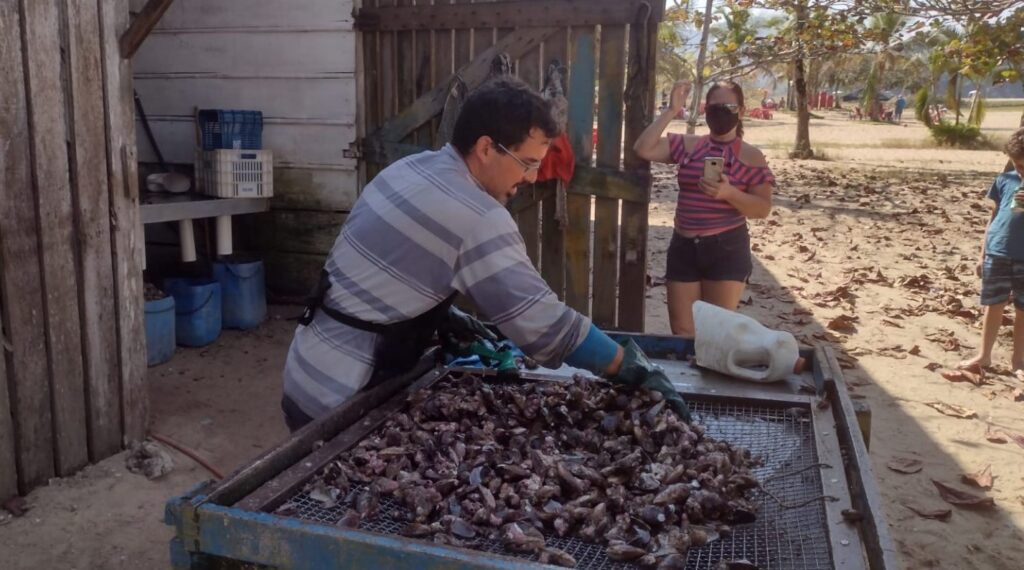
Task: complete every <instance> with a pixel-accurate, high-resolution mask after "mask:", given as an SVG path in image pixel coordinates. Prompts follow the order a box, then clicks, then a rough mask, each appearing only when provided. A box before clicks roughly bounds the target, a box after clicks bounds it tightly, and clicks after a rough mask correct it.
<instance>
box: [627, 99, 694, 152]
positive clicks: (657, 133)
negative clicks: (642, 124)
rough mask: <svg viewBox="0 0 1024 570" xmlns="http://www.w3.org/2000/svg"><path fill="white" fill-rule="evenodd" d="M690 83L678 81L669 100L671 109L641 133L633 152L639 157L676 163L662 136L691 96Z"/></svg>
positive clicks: (665, 138) (666, 141)
mask: <svg viewBox="0 0 1024 570" xmlns="http://www.w3.org/2000/svg"><path fill="white" fill-rule="evenodd" d="M690 88H691V86H690V82H689V81H677V82H676V84H675V85H673V86H672V95H671V97H670V99H669V107H668V110H666V111H665V112H664V113H662V114H661V115H660V116H659V117H658V118H657V119H655V120H654V122H653V123H651V124H650V125H648V126H647V128H646V129H644V132H642V133H640V136H639V137H638V138H637V139H636V142H635V143H633V150H634V151H636V154H637V156H639V157H640V158H642V159H644V160H647V161H650V162H668V163H672V162H675V161H673V160H672V151H671V149H670V148H669V144H668V137H663V136H661V135H662V133H664V132H665V129H667V128H668V124H669V123H671V122H672V119H674V118H675V117H676V115H678V114H679V111H681V110H682V109H683V107H684V106H685V105H686V98H687V97H688V96H689V94H690Z"/></svg>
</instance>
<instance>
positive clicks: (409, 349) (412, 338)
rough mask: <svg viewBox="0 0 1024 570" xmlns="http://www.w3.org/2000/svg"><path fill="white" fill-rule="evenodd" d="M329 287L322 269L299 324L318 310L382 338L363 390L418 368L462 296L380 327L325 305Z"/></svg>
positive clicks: (304, 322) (305, 323) (453, 295)
mask: <svg viewBox="0 0 1024 570" xmlns="http://www.w3.org/2000/svg"><path fill="white" fill-rule="evenodd" d="M330 288H331V280H330V278H329V275H328V273H327V270H326V269H321V270H320V282H319V283H318V284H317V286H316V288H315V289H314V290H313V293H312V294H311V295H310V296H309V298H308V299H306V309H305V311H303V313H302V317H300V318H299V323H300V324H302V325H307V326H308V325H309V324H310V323H312V322H313V316H314V315H315V314H316V312H317V311H318V310H319V311H323V312H324V314H326V315H327V316H328V317H331V318H332V319H334V320H336V321H338V322H339V323H341V324H344V325H348V326H350V327H352V328H355V329H359V330H362V331H367V332H372V333H375V334H378V335H380V337H381V338H380V340H379V341H378V342H377V348H376V349H375V350H374V355H373V358H374V368H373V373H372V374H371V376H370V381H369V382H368V383H367V385H366V386H364V387H363V389H364V390H365V389H367V388H369V387H371V386H375V385H377V384H379V383H380V382H382V381H384V380H387V379H389V378H394V377H395V376H399V375H401V374H405V373H406V372H408V371H410V370H412V369H413V367H414V366H416V363H417V362H419V360H420V357H421V356H423V353H424V352H425V351H426V349H427V348H429V347H430V345H431V344H432V343H433V341H434V335H435V333H436V332H437V329H438V327H439V326H440V325H441V324H442V323H443V322H444V319H445V317H447V315H448V309H449V307H451V305H452V303H453V302H454V301H455V297H456V296H457V295H458V294H459V293H458V291H456V292H454V293H452V294H451V295H449V296H448V298H447V299H445V300H444V301H441V303H440V304H438V305H436V306H435V307H433V308H431V309H429V310H427V311H426V312H425V313H423V314H421V315H418V316H415V317H413V318H411V319H408V320H404V321H399V322H396V323H388V324H380V323H371V322H367V321H364V320H361V319H357V318H355V317H352V316H349V315H346V314H344V313H342V312H340V311H338V310H336V309H332V308H331V307H328V306H327V305H325V304H324V298H325V297H326V295H327V290H328V289H330Z"/></svg>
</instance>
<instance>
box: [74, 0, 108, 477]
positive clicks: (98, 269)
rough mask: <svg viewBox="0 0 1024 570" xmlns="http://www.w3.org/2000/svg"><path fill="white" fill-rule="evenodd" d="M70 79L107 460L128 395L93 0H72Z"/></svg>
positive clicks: (95, 439) (77, 191)
mask: <svg viewBox="0 0 1024 570" xmlns="http://www.w3.org/2000/svg"><path fill="white" fill-rule="evenodd" d="M67 10H68V13H67V30H68V37H69V40H70V41H69V42H68V47H67V50H68V57H67V59H68V62H69V65H68V71H67V73H68V76H69V82H70V84H71V93H73V94H74V100H73V101H72V103H71V105H70V108H71V111H72V112H71V114H70V116H69V120H68V126H69V129H70V131H71V134H72V136H73V140H74V144H69V145H68V148H69V150H70V153H69V155H70V156H69V159H70V166H71V182H72V192H71V197H72V205H73V207H74V213H75V224H76V228H75V234H76V236H77V238H76V240H77V242H78V252H79V254H78V275H79V280H80V281H79V290H78V299H79V307H80V310H81V315H82V356H83V365H84V369H85V381H86V384H85V385H86V391H85V394H86V412H87V413H88V418H89V420H88V426H89V429H88V436H89V458H90V459H91V460H92V461H99V460H101V459H106V458H107V457H110V456H111V455H113V454H115V453H117V452H118V451H119V450H120V449H121V392H120V379H119V376H118V370H117V327H116V325H115V323H114V321H113V320H112V319H111V318H110V315H113V314H114V313H115V312H116V309H115V308H114V267H113V255H112V252H111V247H110V193H109V192H110V189H109V185H108V184H109V183H108V181H107V169H106V168H102V167H100V168H97V165H103V164H105V163H106V159H107V152H106V151H107V141H106V126H105V122H106V114H105V111H104V108H103V57H102V52H103V50H102V45H101V39H102V38H101V36H100V20H99V11H98V10H97V9H96V3H95V2H92V1H91V0H72V1H69V2H67Z"/></svg>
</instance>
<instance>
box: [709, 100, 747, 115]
mask: <svg viewBox="0 0 1024 570" xmlns="http://www.w3.org/2000/svg"><path fill="white" fill-rule="evenodd" d="M708 108H709V109H712V108H716V109H728V110H729V112H730V113H732V114H733V115H737V114H739V112H740V106H739V105H738V104H736V103H712V104H710V105H708Z"/></svg>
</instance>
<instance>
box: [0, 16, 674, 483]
mask: <svg viewBox="0 0 1024 570" xmlns="http://www.w3.org/2000/svg"><path fill="white" fill-rule="evenodd" d="M663 11H664V0H499V1H483V0H476V1H474V0H451V1H450V2H449V1H440V0H355V1H353V0H291V1H289V2H282V1H279V0H178V1H177V2H174V1H173V0H32V1H24V0H23V1H21V2H15V1H0V320H2V326H3V331H2V332H3V337H2V339H0V340H2V346H3V349H4V358H2V359H0V499H3V498H6V497H7V496H10V495H12V494H14V493H25V492H27V491H28V490H30V489H31V488H33V487H35V486H38V485H40V484H43V483H45V482H46V481H47V480H48V478H50V477H53V476H63V475H68V474H70V473H72V472H74V471H76V470H77V469H79V468H80V467H82V466H83V465H85V464H86V463H87V462H90V461H96V460H99V459H102V458H104V457H107V456H109V455H111V454H113V453H115V452H117V451H118V450H120V449H122V448H123V447H125V446H126V445H127V444H129V443H131V442H133V441H137V440H139V439H141V438H143V437H144V436H145V434H146V421H147V408H148V406H147V397H146V391H145V375H146V369H145V335H144V332H143V320H144V314H143V280H142V268H143V265H144V259H143V258H144V252H143V248H144V243H143V242H144V237H143V236H144V233H143V231H142V225H141V223H142V221H144V216H141V215H140V199H139V198H140V197H139V180H138V167H139V161H140V159H141V161H142V162H143V163H146V162H153V161H154V160H155V157H154V156H153V153H152V148H151V145H150V144H149V143H148V141H146V140H145V139H139V140H138V142H137V138H136V131H140V132H141V130H142V129H140V128H138V127H137V124H136V113H135V108H134V102H133V87H134V88H135V89H137V91H138V93H139V96H140V99H141V100H142V101H143V102H144V104H145V107H146V109H147V111H148V115H149V118H150V124H151V126H152V127H153V131H154V138H155V139H156V140H157V141H158V143H159V144H160V146H161V148H162V150H163V152H164V154H165V155H166V158H167V162H170V163H175V164H178V165H184V166H185V168H186V169H187V165H190V164H191V163H192V161H193V157H194V156H195V154H194V152H195V137H194V126H193V117H194V113H195V110H196V109H198V108H221V109H257V110H261V111H263V113H264V146H265V147H266V148H269V149H271V150H273V151H274V156H275V164H274V172H275V177H274V186H275V189H274V197H273V198H272V201H271V202H270V206H271V211H270V212H268V213H265V214H260V215H259V216H258V217H257V216H249V218H250V221H249V222H248V223H239V224H237V225H236V226H235V231H236V234H238V233H244V234H245V235H244V236H239V237H241V238H243V239H242V240H241V241H243V243H245V242H248V243H249V245H250V246H251V247H254V248H255V249H257V250H258V251H259V253H261V254H262V255H263V257H264V259H265V260H266V262H267V281H268V285H269V286H270V288H271V290H273V291H276V292H278V293H281V294H284V295H293V296H295V295H302V294H304V293H305V292H307V291H308V290H309V287H310V285H311V284H312V283H313V282H314V280H315V277H316V274H317V272H318V270H319V268H320V267H321V266H322V264H323V261H324V258H325V256H326V254H327V253H328V251H329V250H330V248H331V245H332V244H333V242H334V239H335V237H336V236H337V233H338V230H339V229H340V227H341V225H342V224H343V222H344V220H345V217H346V215H347V213H348V212H349V211H350V210H351V208H352V207H353V205H354V204H355V201H356V199H357V197H358V195H359V191H360V189H361V187H362V185H364V184H365V183H366V182H367V181H368V180H371V179H372V177H373V175H374V174H375V173H376V172H378V171H379V170H380V168H383V167H385V166H387V164H389V163H391V162H392V161H394V160H396V159H398V158H400V157H402V156H404V155H408V154H410V153H413V152H418V151H420V150H423V149H429V148H438V147H439V146H440V145H441V144H442V143H443V142H444V140H443V137H442V136H440V135H439V134H438V129H439V126H440V123H441V120H440V119H441V118H442V117H443V115H444V111H445V108H446V103H447V101H448V100H449V95H450V93H451V89H452V87H453V86H454V85H457V84H461V85H462V86H463V88H464V89H466V90H472V89H473V88H475V87H476V86H478V85H479V84H480V83H481V82H482V81H483V80H484V79H485V77H486V75H487V70H488V69H489V67H490V65H491V63H492V61H493V60H494V58H495V56H498V55H500V54H507V55H508V56H509V57H510V58H511V61H512V63H513V66H512V69H511V72H512V73H514V74H516V75H518V76H519V77H520V78H521V79H523V80H524V81H526V82H528V83H529V84H531V85H533V86H535V87H537V88H541V87H542V86H543V84H544V81H545V75H546V74H545V71H546V70H547V69H548V68H549V67H550V65H551V64H552V63H553V62H554V63H557V64H558V65H561V66H564V68H565V69H566V70H567V74H568V80H567V82H566V84H565V85H564V87H565V90H566V91H567V97H568V101H569V109H568V135H569V139H570V143H571V146H572V148H573V151H574V153H575V156H576V160H577V162H576V175H575V176H574V177H573V178H572V180H571V181H570V182H569V183H568V184H560V183H548V184H544V185H537V186H536V187H534V188H531V189H529V190H527V191H524V192H522V193H521V195H520V196H519V197H518V198H517V200H516V202H515V203H514V204H511V205H510V209H511V210H512V212H513V215H514V216H515V217H516V219H517V221H518V223H519V226H520V229H521V231H522V233H523V238H524V241H525V243H526V246H527V249H528V252H529V255H530V257H531V259H533V261H534V263H535V264H536V265H537V267H538V268H539V270H540V271H541V274H542V275H543V276H544V278H545V279H546V280H547V281H548V283H549V284H550V285H551V287H552V289H553V290H554V291H555V292H556V293H558V295H559V296H561V297H562V298H563V299H565V300H566V302H567V303H569V304H570V305H571V306H573V307H574V308H576V309H577V310H579V311H580V312H582V313H585V314H588V315H591V316H593V318H594V320H595V322H596V323H597V324H598V325H599V326H602V327H605V328H617V329H622V330H633V331H639V330H642V328H643V318H644V303H645V279H646V268H647V250H646V237H647V208H648V202H649V195H650V185H651V178H650V171H649V165H648V164H647V163H645V162H643V161H642V160H640V159H639V158H638V157H637V156H636V155H635V154H634V153H633V152H632V145H633V142H634V141H635V140H636V138H637V136H639V134H640V132H641V131H642V129H643V128H644V126H645V125H646V124H647V123H648V122H649V121H650V119H651V117H652V115H653V107H654V89H653V87H654V69H655V66H654V54H655V51H656V50H655V42H656V37H657V26H658V22H659V21H660V20H661V17H662V14H663ZM133 73H134V76H133ZM595 140H596V145H595ZM137 148H138V149H141V151H137V150H136V149H137ZM252 211H256V210H252ZM160 223H163V222H162V221H161V222H160Z"/></svg>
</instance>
